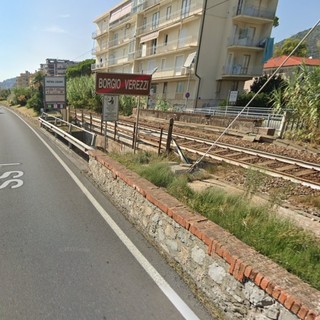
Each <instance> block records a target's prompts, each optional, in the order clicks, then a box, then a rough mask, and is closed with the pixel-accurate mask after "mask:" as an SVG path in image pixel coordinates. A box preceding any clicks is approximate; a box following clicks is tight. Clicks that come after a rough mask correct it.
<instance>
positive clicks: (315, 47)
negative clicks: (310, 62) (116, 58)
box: [275, 26, 320, 59]
mask: <svg viewBox="0 0 320 320" xmlns="http://www.w3.org/2000/svg"><path fill="white" fill-rule="evenodd" d="M309 30H310V29H307V30H304V31H301V32H299V33H297V34H295V35H293V36H292V37H290V38H288V39H298V40H301V39H302V38H303V37H304V36H305V35H306V34H307V32H308V31H309ZM285 40H287V39H284V40H282V41H280V42H277V43H276V44H275V47H281V46H282V45H283V43H284V41H285ZM306 44H307V48H308V53H307V55H308V57H312V58H318V59H319V58H320V26H318V27H316V28H315V29H314V30H313V31H312V32H311V34H310V35H309V37H308V38H307V39H306Z"/></svg>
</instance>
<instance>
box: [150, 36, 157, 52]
mask: <svg viewBox="0 0 320 320" xmlns="http://www.w3.org/2000/svg"><path fill="white" fill-rule="evenodd" d="M156 53H157V39H153V40H152V43H151V54H156Z"/></svg>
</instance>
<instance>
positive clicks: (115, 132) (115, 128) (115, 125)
mask: <svg viewBox="0 0 320 320" xmlns="http://www.w3.org/2000/svg"><path fill="white" fill-rule="evenodd" d="M116 136H117V121H115V122H114V134H113V140H114V141H116Z"/></svg>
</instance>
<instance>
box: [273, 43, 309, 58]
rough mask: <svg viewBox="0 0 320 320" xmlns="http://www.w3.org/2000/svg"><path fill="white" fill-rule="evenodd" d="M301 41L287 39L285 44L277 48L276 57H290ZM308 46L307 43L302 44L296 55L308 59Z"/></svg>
mask: <svg viewBox="0 0 320 320" xmlns="http://www.w3.org/2000/svg"><path fill="white" fill-rule="evenodd" d="M299 42H300V40H298V39H291V38H289V39H286V40H285V41H284V44H283V45H282V46H281V47H276V48H275V52H274V55H275V56H276V57H279V56H283V55H285V56H288V55H289V54H291V52H292V51H293V50H294V48H295V47H296V46H297V45H298V44H299ZM307 51H308V50H307V45H306V43H301V44H300V46H299V47H298V48H297V49H296V51H295V52H294V55H295V56H297V57H306V56H307Z"/></svg>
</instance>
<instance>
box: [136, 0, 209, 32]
mask: <svg viewBox="0 0 320 320" xmlns="http://www.w3.org/2000/svg"><path fill="white" fill-rule="evenodd" d="M159 2H160V1H159ZM202 6H203V1H200V0H196V1H194V2H192V4H191V5H190V7H189V10H188V11H186V10H185V9H184V10H181V9H180V10H177V11H174V12H172V13H171V15H170V17H167V16H163V17H161V18H160V19H159V23H157V24H156V26H157V27H156V28H155V27H154V23H152V21H151V22H150V23H147V24H146V25H144V26H141V27H139V28H137V35H141V34H143V33H147V32H150V31H152V30H156V29H159V28H161V29H162V28H164V27H165V26H167V25H170V24H173V23H175V22H178V21H180V20H182V19H186V18H188V17H190V16H192V15H194V14H196V13H200V12H202Z"/></svg>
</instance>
